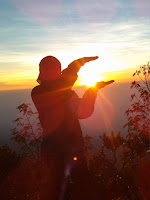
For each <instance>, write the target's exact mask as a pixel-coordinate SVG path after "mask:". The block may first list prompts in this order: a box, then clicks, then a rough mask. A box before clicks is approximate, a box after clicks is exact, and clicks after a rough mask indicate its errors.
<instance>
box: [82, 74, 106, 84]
mask: <svg viewBox="0 0 150 200" xmlns="http://www.w3.org/2000/svg"><path fill="white" fill-rule="evenodd" d="M102 80H104V77H102V76H100V75H97V76H91V75H89V76H82V77H81V78H80V84H81V85H87V86H94V85H95V83H96V82H100V81H102Z"/></svg>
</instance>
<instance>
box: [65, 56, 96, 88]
mask: <svg viewBox="0 0 150 200" xmlns="http://www.w3.org/2000/svg"><path fill="white" fill-rule="evenodd" d="M97 58H98V56H93V57H83V58H79V59H77V60H74V61H73V62H71V63H70V64H69V65H68V67H67V68H66V69H64V70H63V71H62V75H61V80H63V81H64V83H65V86H66V87H67V86H68V87H72V86H73V85H74V83H75V81H76V80H77V78H78V75H77V73H78V71H79V70H80V68H81V67H82V66H83V65H84V64H85V63H87V62H90V61H92V60H96V59H97Z"/></svg>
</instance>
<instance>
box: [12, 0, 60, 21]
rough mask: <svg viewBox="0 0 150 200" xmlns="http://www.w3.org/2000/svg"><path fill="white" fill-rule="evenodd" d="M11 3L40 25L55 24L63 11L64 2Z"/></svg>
mask: <svg viewBox="0 0 150 200" xmlns="http://www.w3.org/2000/svg"><path fill="white" fill-rule="evenodd" d="M11 1H12V3H13V4H14V5H15V6H16V7H17V8H18V9H19V10H20V11H21V12H22V13H23V14H24V15H25V16H27V17H29V18H30V19H32V20H34V21H36V22H38V23H40V24H49V23H51V22H54V21H55V20H57V17H58V16H59V14H60V13H61V11H62V0H55V1H53V0H42V1H41V0H11Z"/></svg>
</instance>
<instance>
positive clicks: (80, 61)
mask: <svg viewBox="0 0 150 200" xmlns="http://www.w3.org/2000/svg"><path fill="white" fill-rule="evenodd" d="M96 59H98V56H93V57H83V58H79V59H77V60H74V61H73V62H72V63H70V64H69V66H76V67H78V69H80V67H81V66H83V65H84V64H85V63H86V62H90V61H92V60H96ZM69 66H68V67H69Z"/></svg>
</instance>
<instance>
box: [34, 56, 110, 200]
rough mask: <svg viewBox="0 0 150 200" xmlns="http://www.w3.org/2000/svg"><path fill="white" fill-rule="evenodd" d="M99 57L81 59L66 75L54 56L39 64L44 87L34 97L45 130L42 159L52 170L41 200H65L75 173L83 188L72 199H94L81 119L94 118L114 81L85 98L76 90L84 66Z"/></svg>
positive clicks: (93, 90) (40, 82)
mask: <svg viewBox="0 0 150 200" xmlns="http://www.w3.org/2000/svg"><path fill="white" fill-rule="evenodd" d="M97 58H98V57H97V56H95V57H84V58H80V59H78V60H75V61H73V62H72V63H71V64H69V66H68V68H66V69H65V70H63V71H62V72H61V63H60V62H59V60H58V59H57V58H55V57H53V56H47V57H45V58H43V59H42V60H41V62H40V64H39V66H40V74H39V77H38V80H37V81H38V83H39V84H40V85H38V86H36V87H35V88H33V90H32V94H31V95H32V100H33V102H34V104H35V106H36V108H37V111H38V113H39V119H40V123H41V126H42V128H43V140H42V145H41V156H42V160H44V162H45V163H47V166H48V167H49V174H48V175H47V176H48V177H49V178H48V179H49V181H48V182H47V183H45V185H43V187H42V188H41V191H40V193H41V194H40V195H41V200H48V199H49V200H56V199H58V200H62V199H63V198H64V193H65V189H66V184H67V180H68V175H69V174H70V172H71V171H72V174H73V175H72V176H73V178H74V181H75V182H76V183H78V185H79V187H77V188H76V189H75V191H73V196H72V199H79V200H80V199H83V200H84V199H91V197H90V194H89V193H88V190H89V189H90V188H88V185H89V183H87V182H88V169H87V165H86V160H85V156H84V144H83V137H82V131H81V128H80V124H79V119H85V118H88V117H90V116H91V115H92V113H93V111H94V104H95V100H96V97H97V91H98V89H100V88H102V87H104V86H106V85H108V84H110V83H112V82H113V81H109V82H99V83H97V84H96V86H95V87H92V88H89V89H88V90H87V91H86V92H85V93H84V95H83V97H82V98H79V97H78V96H77V94H76V93H75V91H73V90H72V87H73V85H74V83H75V81H76V80H77V77H78V75H77V73H78V71H79V70H80V68H81V66H83V65H84V64H85V63H86V62H89V61H92V60H95V59H97ZM74 157H75V158H77V160H76V159H74ZM86 179H87V180H86ZM84 184H85V186H84ZM86 184H87V185H86ZM89 187H90V186H89ZM86 190H87V192H85V191H86ZM81 193H83V194H81Z"/></svg>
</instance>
